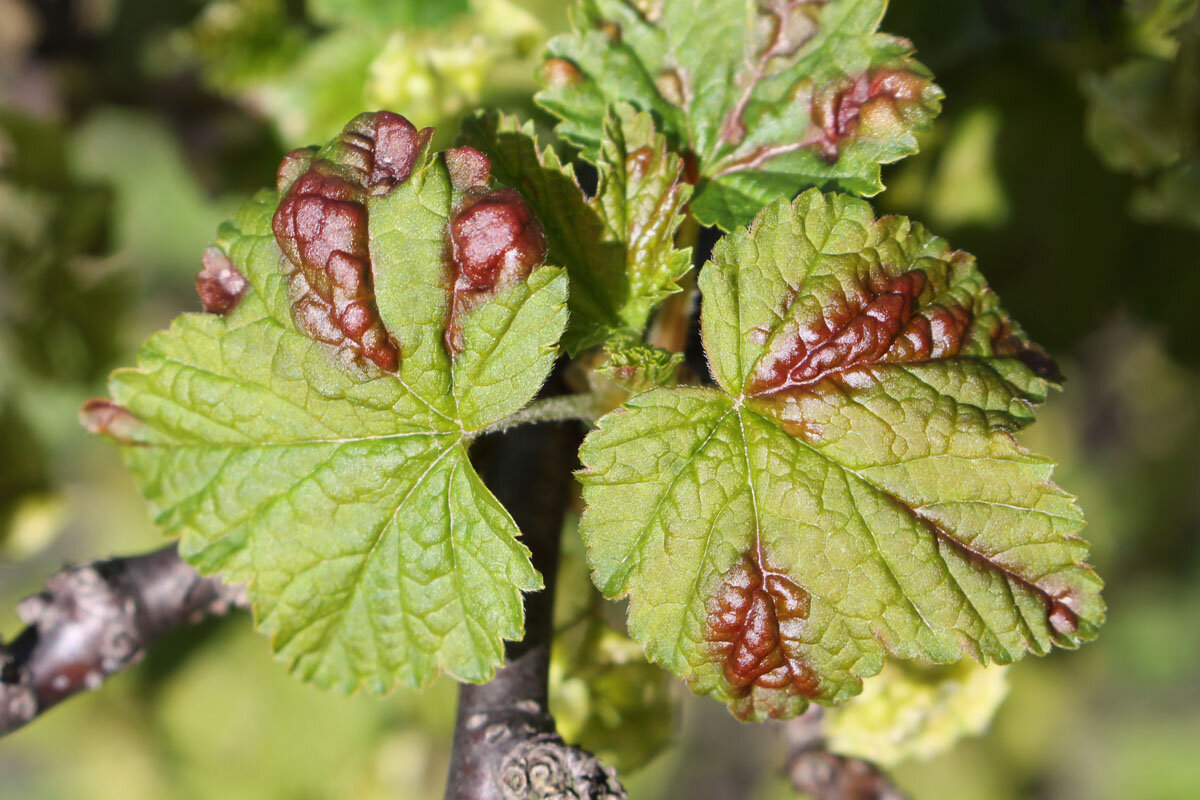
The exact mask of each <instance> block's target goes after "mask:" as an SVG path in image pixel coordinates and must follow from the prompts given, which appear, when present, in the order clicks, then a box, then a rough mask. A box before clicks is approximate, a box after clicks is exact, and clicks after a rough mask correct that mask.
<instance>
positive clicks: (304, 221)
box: [272, 111, 433, 372]
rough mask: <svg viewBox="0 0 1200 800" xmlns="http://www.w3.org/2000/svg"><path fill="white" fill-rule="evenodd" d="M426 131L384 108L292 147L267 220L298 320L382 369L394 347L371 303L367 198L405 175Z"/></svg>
mask: <svg viewBox="0 0 1200 800" xmlns="http://www.w3.org/2000/svg"><path fill="white" fill-rule="evenodd" d="M432 134H433V129H432V128H425V129H424V130H421V131H418V130H417V129H416V128H415V127H413V125H412V124H411V123H410V122H409V121H408V120H406V119H405V118H404V117H401V116H399V115H398V114H393V113H391V112H389V111H380V112H376V113H368V114H360V115H359V116H357V117H355V118H354V119H353V120H352V121H351V122H350V123H349V124H348V125H347V126H346V127H345V128H343V129H342V132H341V134H339V135H338V138H337V139H336V140H335V141H334V142H333V143H331V144H330V145H328V146H327V147H325V148H323V149H322V150H320V151H319V152H317V153H315V154H314V153H313V151H312V150H305V149H301V150H293V151H292V152H291V153H289V154H288V155H287V156H285V157H284V160H283V163H281V164H280V168H279V186H280V190H281V192H282V193H283V196H282V197H281V199H280V201H279V206H278V208H277V209H276V210H275V216H274V219H273V221H272V227H273V229H274V233H275V239H276V241H277V242H278V243H279V247H280V249H281V250H282V251H283V254H284V256H285V257H286V259H287V262H288V267H289V269H288V279H289V290H290V294H291V301H292V309H293V313H294V317H295V319H296V324H297V325H298V326H299V327H300V329H301V330H302V331H303V332H304V333H305V334H307V335H308V336H311V337H312V338H314V339H316V340H317V341H320V342H325V343H326V344H330V345H334V346H337V347H341V348H344V349H347V350H350V351H353V352H355V353H357V354H360V355H362V356H363V357H364V358H366V359H367V360H369V361H371V362H372V363H374V364H375V365H376V366H378V367H379V368H380V369H382V370H384V371H386V372H393V371H395V370H396V368H397V366H398V362H399V355H398V353H397V350H396V346H395V345H394V344H393V343H392V342H391V340H390V339H389V337H388V335H387V331H386V330H384V327H383V322H382V321H381V320H380V318H379V311H378V309H377V308H376V305H375V289H374V285H373V280H372V275H371V261H370V251H369V248H368V244H367V209H366V201H367V198H368V197H369V196H372V195H379V194H385V193H387V192H388V191H390V190H391V189H392V188H393V187H395V186H396V185H398V184H400V183H402V182H404V181H406V180H408V177H409V176H410V175H411V174H412V170H413V167H414V166H415V164H416V160H417V158H418V157H419V155H420V153H421V151H422V150H423V149H424V148H425V146H426V145H427V144H428V143H429V139H430V137H431V136H432Z"/></svg>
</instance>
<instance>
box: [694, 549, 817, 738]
mask: <svg viewBox="0 0 1200 800" xmlns="http://www.w3.org/2000/svg"><path fill="white" fill-rule="evenodd" d="M756 559H757V554H755V556H754V557H751V556H747V557H746V558H744V559H743V560H742V561H741V562H739V563H738V564H736V565H734V567H733V568H732V569H731V570H729V572H727V573H726V574H725V575H724V576H723V578H722V581H721V585H720V588H719V589H718V590H717V592H716V594H715V595H714V596H713V598H712V599H711V600H710V602H709V611H708V619H707V624H706V627H705V630H706V635H707V636H708V640H709V642H710V644H711V646H712V649H713V653H714V655H715V656H716V657H717V658H718V659H720V660H721V661H722V662H723V663H724V668H725V679H726V680H727V681H729V683H730V685H731V686H733V687H734V693H735V694H736V695H737V696H738V698H739V699H738V700H735V702H734V705H733V708H734V712H735V713H738V709H739V708H740V707H742V706H746V708H745V709H744V712H745V713H743V714H741V715H742V716H747V715H748V714H749V712H750V711H751V708H750V707H749V704H753V703H754V698H753V697H752V696H751V695H752V694H753V692H754V690H755V689H756V688H757V689H765V690H775V691H778V692H782V693H783V694H785V695H799V696H801V697H806V698H814V697H817V696H818V695H819V694H820V679H819V678H818V677H817V674H816V673H815V672H814V671H813V670H812V669H811V668H810V667H809V666H808V665H807V664H806V663H805V662H804V659H803V657H801V655H800V653H799V641H800V637H801V635H802V633H803V629H804V626H805V624H806V622H807V620H808V614H809V604H810V598H809V595H808V592H806V591H805V590H804V589H802V588H800V587H799V586H797V585H796V584H795V582H794V581H792V580H791V579H789V578H788V577H786V576H784V575H780V574H776V573H773V572H767V573H766V574H765V575H764V571H763V570H762V569H761V568H760V566H759V564H758V563H757V561H756ZM775 707H776V708H778V709H779V711H780V712H782V711H783V709H784V704H776V705H775Z"/></svg>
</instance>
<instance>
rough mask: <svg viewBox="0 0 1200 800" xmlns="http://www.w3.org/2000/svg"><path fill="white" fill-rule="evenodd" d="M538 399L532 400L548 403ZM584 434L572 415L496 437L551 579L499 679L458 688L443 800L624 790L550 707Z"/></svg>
mask: <svg viewBox="0 0 1200 800" xmlns="http://www.w3.org/2000/svg"><path fill="white" fill-rule="evenodd" d="M574 397H578V396H574ZM574 397H565V398H551V400H558V399H563V400H573V399H574ZM541 404H545V405H541ZM541 404H535V406H539V405H540V407H542V408H545V407H548V406H549V405H550V404H549V403H548V402H547V401H541ZM532 407H533V406H531V408H532ZM561 418H562V417H543V418H540V419H561ZM580 435H581V431H580V426H579V425H577V424H570V423H566V424H557V425H544V426H538V427H536V428H524V429H522V430H518V431H514V432H513V433H511V434H509V435H508V436H505V437H504V438H503V439H501V440H499V441H497V442H495V444H494V446H493V448H492V451H491V453H490V456H491V457H490V461H489V463H488V468H487V470H486V474H487V477H488V480H487V483H488V486H489V487H490V488H491V490H492V492H493V493H494V494H495V495H496V497H497V498H498V499H499V500H500V502H502V503H503V504H504V506H505V508H507V509H508V511H509V513H510V514H512V516H513V519H514V520H516V523H517V525H518V527H519V528H520V529H521V531H522V534H523V542H524V543H525V545H526V546H527V547H529V549H530V552H531V553H532V557H533V564H534V566H535V567H536V568H537V569H538V571H539V572H541V573H542V576H543V578H544V580H545V584H546V585H545V588H544V589H542V590H541V591H538V592H534V593H531V594H528V595H526V596H525V638H524V639H523V640H522V641H519V642H510V643H509V644H508V646H507V648H506V652H505V665H504V667H502V668H501V669H500V670H499V671H498V672H497V673H496V677H495V678H493V679H492V680H491V681H490V682H488V683H485V684H482V685H478V686H476V685H471V684H464V685H463V686H462V687H461V688H460V689H459V700H458V717H457V720H456V723H455V728H454V742H453V747H452V751H451V757H450V770H449V776H448V779H447V785H446V795H445V796H446V800H549V798H565V797H580V798H589V799H590V800H620V799H621V798H624V797H625V792H624V790H623V789H622V788H621V786H620V784H619V783H618V782H617V780H616V777H615V775H614V774H613V772H612V771H611V770H610V769H609V768H607V767H605V766H604V765H603V764H601V763H600V762H599V761H598V760H597V759H596V758H595V757H594V756H592V755H591V754H590V753H587V752H585V751H583V750H580V749H578V748H575V747H570V746H568V745H566V744H565V743H564V742H563V740H562V738H560V737H559V736H558V734H557V733H556V732H555V727H554V720H553V718H552V717H551V716H550V710H549V697H548V680H549V671H550V641H551V637H552V634H553V616H554V586H555V577H556V574H557V571H558V553H559V536H560V533H561V531H562V525H563V518H564V516H565V514H566V511H567V508H568V506H569V503H570V498H571V471H572V468H573V467H574V465H575V459H576V456H575V454H576V449H577V447H578V445H579V440H580Z"/></svg>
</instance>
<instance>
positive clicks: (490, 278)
mask: <svg viewBox="0 0 1200 800" xmlns="http://www.w3.org/2000/svg"><path fill="white" fill-rule="evenodd" d="M450 248H451V257H452V259H453V260H454V267H455V272H456V273H457V274H458V275H461V276H465V277H466V278H467V280H468V281H470V288H472V289H490V288H492V286H494V285H495V284H496V283H497V282H498V281H500V280H502V279H503V278H505V277H510V276H511V277H516V278H518V279H519V278H523V277H525V276H526V275H528V274H529V273H530V271H531V270H532V269H533V267H534V266H535V265H536V264H539V263H541V261H542V260H543V259H545V257H546V235H545V233H544V232H543V231H542V226H541V224H540V223H538V221H537V219H536V218H535V217H534V216H533V209H531V208H530V207H529V206H528V205H527V204H526V203H525V201H524V200H522V199H521V195H519V194H517V192H516V191H514V190H512V189H497V190H495V191H492V192H488V193H486V194H483V195H478V196H476V197H471V198H468V199H467V200H466V201H465V202H464V203H463V207H462V208H461V209H460V210H459V211H458V213H457V214H455V215H454V217H453V219H451V220H450Z"/></svg>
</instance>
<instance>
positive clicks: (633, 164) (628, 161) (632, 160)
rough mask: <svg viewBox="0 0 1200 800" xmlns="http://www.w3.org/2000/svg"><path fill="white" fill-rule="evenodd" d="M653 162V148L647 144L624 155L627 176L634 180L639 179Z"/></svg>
mask: <svg viewBox="0 0 1200 800" xmlns="http://www.w3.org/2000/svg"><path fill="white" fill-rule="evenodd" d="M653 163H654V150H652V149H651V148H650V147H649V146H642V147H639V148H638V149H636V150H634V151H633V152H632V153H630V154H629V155H627V156H625V170H626V171H627V172H628V173H629V177H631V178H632V179H634V180H641V179H642V178H643V177H644V176H645V175H646V173H647V172H648V171H649V170H650V165H651V164H653Z"/></svg>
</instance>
